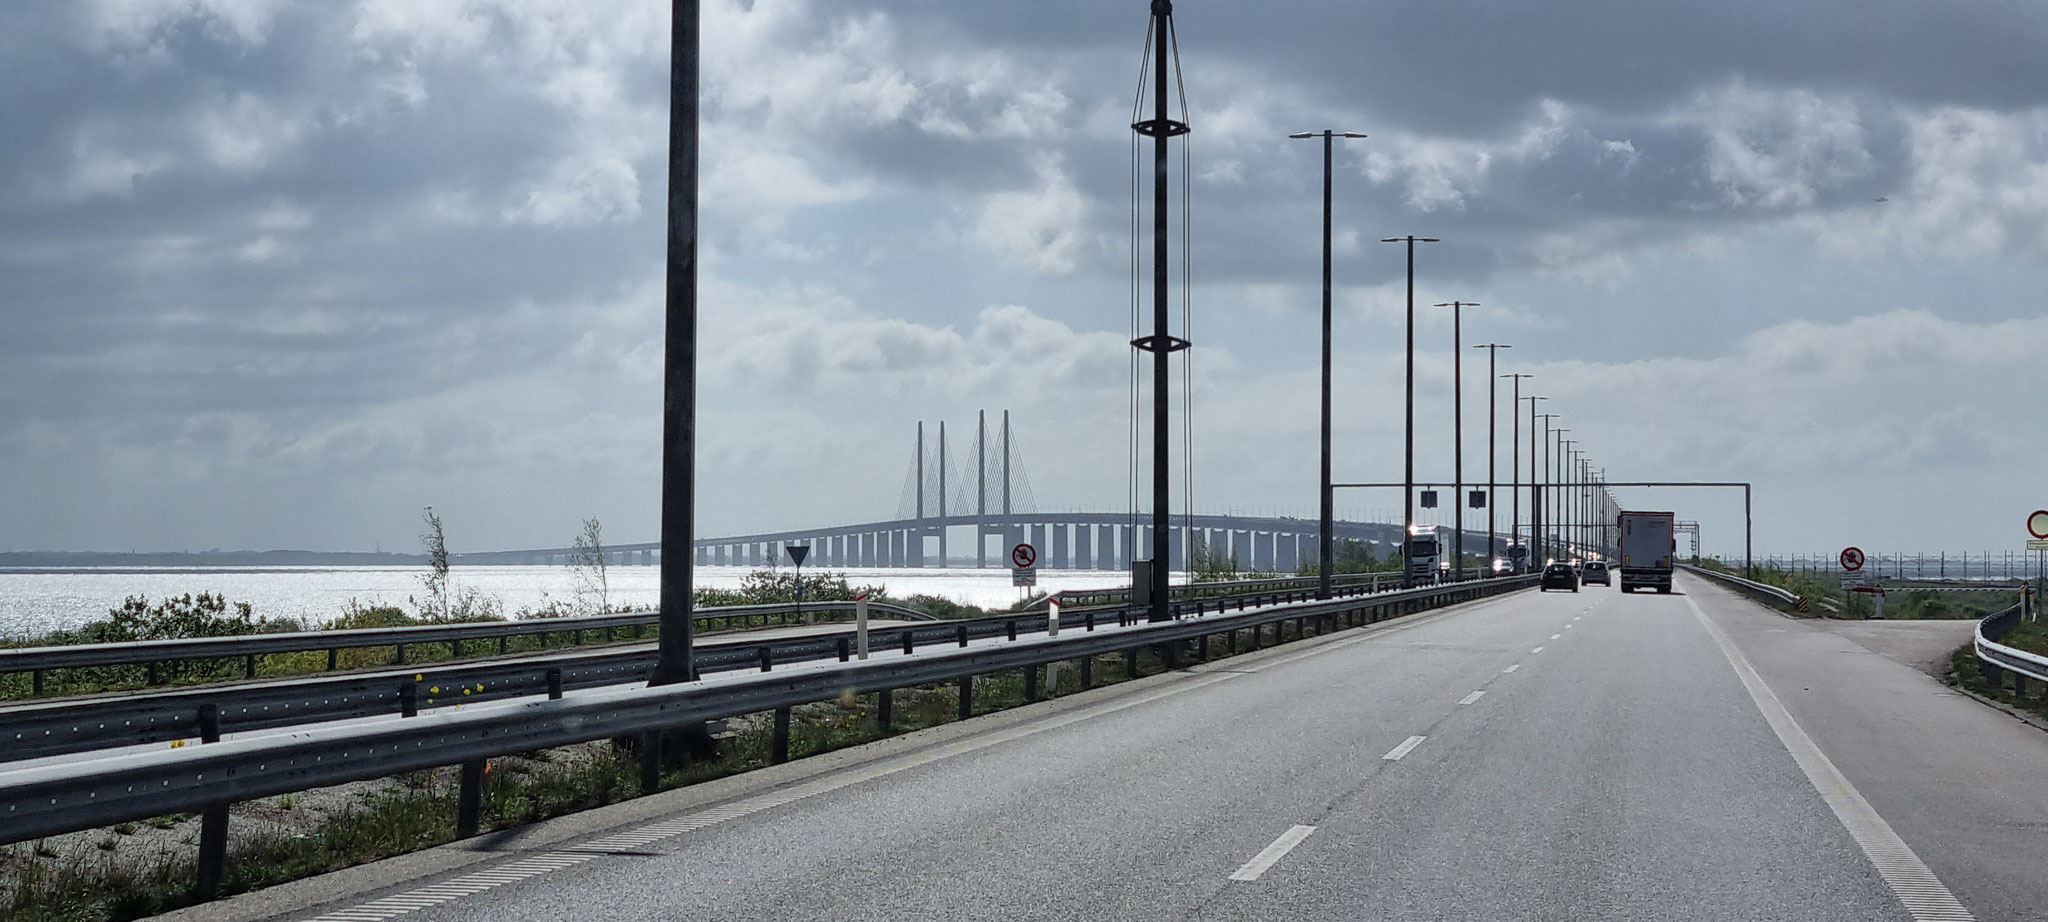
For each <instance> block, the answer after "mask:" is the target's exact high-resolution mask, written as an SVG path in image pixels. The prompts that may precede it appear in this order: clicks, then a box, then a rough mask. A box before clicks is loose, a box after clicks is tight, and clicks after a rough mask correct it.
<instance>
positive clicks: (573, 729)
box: [0, 577, 1535, 895]
mask: <svg viewBox="0 0 2048 922" xmlns="http://www.w3.org/2000/svg"><path fill="white" fill-rule="evenodd" d="M1534 582H1535V578H1534V577H1516V578H1510V579H1499V580H1486V581H1475V582H1465V583H1452V584H1447V585H1442V586H1431V587H1425V588H1421V589H1413V590H1406V591H1401V592H1389V593H1384V594H1379V595H1372V596H1365V597H1360V598H1352V599H1340V600H1333V601H1326V602H1311V603H1304V604H1296V605H1287V606H1276V607H1272V608H1266V609H1256V610H1252V611H1247V612H1241V613H1239V614H1236V615H1218V616H1214V617H1193V618H1187V619H1182V620H1175V621H1167V622H1161V623H1157V624H1142V623H1138V624H1132V625H1131V626H1129V627H1124V628H1120V629H1117V630H1103V631H1082V632H1074V633H1066V634H1062V635H1061V636H1058V637H1035V638H1024V639H1021V640H1018V641H1015V642H1008V643H997V644H984V645H980V646H966V645H965V644H964V642H963V645H962V648H960V649H949V650H943V651H928V652H927V653H925V654H923V655H915V656H901V657H892V658H888V659H879V660H870V661H866V662H850V663H843V664H831V665H827V666H824V667H821V668H810V669H804V670H797V671H793V672H790V673H786V674H781V675H766V674H764V675H759V676H745V677H739V678H734V679H730V680H723V681H715V682H710V681H706V682H693V683H684V684H680V685H666V686H659V687H644V688H620V689H604V690H598V691H593V692H589V693H585V694H579V695H576V696H574V697H567V698H556V699H549V700H542V701H527V702H512V703H500V704H483V705H476V706H472V707H469V708H465V709H463V710H460V711H448V712H442V713H438V714H432V715H424V716H420V717H417V718H414V719H411V720H404V721H397V722H395V723H384V724H378V725H361V724H352V725H345V726H336V727H325V728H317V729H310V730H303V731H299V732H295V733H291V734H277V735H270V736H262V737H255V738H249V739H241V740H234V741H228V742H213V743H210V744H207V745H199V746H188V747H184V748H178V749H166V750H157V751H152V752H147V753H141V754H134V755H124V756H115V757H110V758H105V759H93V760H75V761H69V762H64V763H60V764H55V765H46V766H39V767H36V768H30V769H24V770H19V771H14V772H5V773H0V844H5V843H10V842H20V841H27V840H32V839H37V838H42V837H46V836H52V835H59V834H62V833H67V832H77V831H81V830H86V829H93V828H99V827H104V826H109V825H113V824H116V823H121V822H129V821H137V820H142V819H146V818H148V817H152V816H160V815H163V814H165V813H169V812H181V811H203V815H204V816H205V817H206V818H207V819H206V820H205V821H204V822H205V828H203V829H202V832H201V835H200V859H199V879H200V881H201V882H202V884H201V888H200V889H201V890H202V895H205V894H204V893H203V891H205V890H206V889H207V886H206V884H205V882H206V881H209V880H211V881H218V880H219V879H220V876H221V871H222V868H223V865H224V862H225V860H226V848H227V839H228V837H227V834H226V823H227V807H228V805H229V804H230V803H232V802H236V801H245V800H254V799H259V798H264V797H271V796H275V795H280V794H287V793H293V792H297V791H304V790H308V789H312V788H318V787H327V786H331V785H337V784H344V783H348V782H352V781H365V780H370V779H374V778H383V777H389V776H391V775H394V774H399V773H402V772H407V771H414V770H419V769H429V768H436V767H441V766H450V765H460V766H462V767H463V771H462V772H461V786H460V793H459V798H458V811H457V815H458V820H457V835H458V836H468V835H473V834H474V833H475V832H476V831H477V828H478V815H479V806H480V803H481V795H482V786H483V775H484V772H483V762H484V760H486V759H491V758H495V757H499V756H505V755H510V754H514V753H520V752H527V751H531V750H535V749H543V748H549V747H556V746H567V745H574V744H577V743H586V742H591V741H594V740H602V739H614V738H622V737H623V738H637V739H639V740H640V745H639V747H638V749H639V752H640V754H641V786H642V789H643V791H648V792H651V791H653V790H657V789H658V788H659V787H660V767H661V766H660V758H661V751H662V746H661V745H659V735H660V734H661V733H662V732H664V731H666V730H670V729H673V728H678V727H683V726H690V725H701V724H702V723H703V722H706V721H711V720H718V719H723V718H729V717H736V716H740V715H743V714H752V713H759V712H764V711H770V710H773V711H776V712H777V716H778V719H777V721H776V722H775V724H776V727H777V735H776V739H775V741H774V744H773V751H774V752H775V753H776V761H780V760H781V758H784V757H786V755H787V752H788V736H787V731H786V729H784V728H786V727H787V726H788V723H789V721H788V720H787V717H788V709H789V708H792V707H794V706H796V705H801V704H808V703H813V702H819V701H827V700H832V699H836V698H839V697H840V696H841V695H843V694H845V693H847V692H849V691H851V692H856V693H858V692H878V693H880V694H881V695H883V696H885V697H884V698H883V699H882V701H883V703H882V704H881V705H880V706H879V707H878V708H877V715H878V721H880V722H882V723H883V728H884V729H887V724H886V721H887V720H888V718H887V717H886V716H884V715H887V714H888V713H889V710H890V709H889V705H888V704H887V700H888V699H887V697H886V696H888V695H889V694H890V693H891V692H892V691H893V690H894V689H898V688H908V687H915V686H924V685H935V684H940V683H949V682H957V683H958V688H959V710H960V713H961V716H962V717H966V716H969V715H971V714H972V712H973V690H974V678H975V677H976V676H980V675H987V674H992V673H1002V672H1009V671H1014V670H1022V671H1023V672H1024V676H1025V688H1026V690H1027V691H1026V697H1027V698H1034V699H1035V698H1036V697H1037V695H1036V694H1035V691H1036V689H1037V688H1038V683H1037V678H1038V674H1039V669H1040V668H1041V667H1043V666H1045V665H1046V664H1049V663H1054V662H1060V661H1065V660H1075V659H1081V660H1084V662H1086V663H1089V664H1092V662H1093V658H1094V657H1097V656H1102V655H1109V654H1116V653H1120V652H1121V653H1123V654H1125V656H1126V657H1127V659H1126V663H1128V664H1129V666H1130V668H1131V669H1132V670H1133V671H1134V670H1135V666H1136V663H1137V651H1138V650H1139V649H1141V648H1148V647H1150V648H1157V649H1161V650H1162V651H1164V652H1165V655H1166V659H1167V662H1168V663H1169V665H1170V664H1172V663H1174V662H1175V661H1176V659H1177V657H1178V655H1179V653H1180V652H1181V651H1183V650H1185V649H1186V648H1187V646H1188V645H1189V644H1199V645H1200V649H1201V650H1202V651H1203V653H1205V654H1206V652H1207V650H1208V646H1209V643H1210V640H1211V639H1212V638H1217V637H1223V638H1225V639H1226V642H1227V645H1228V647H1229V648H1230V649H1231V650H1233V651H1235V649H1236V648H1237V645H1238V640H1239V637H1240V636H1241V633H1242V632H1244V631H1247V630H1249V631H1251V632H1252V637H1251V643H1252V645H1253V646H1254V647H1255V648H1256V647H1257V646H1258V645H1259V643H1260V642H1261V638H1262V636H1263V634H1264V628H1265V627H1266V626H1267V625H1274V626H1275V627H1274V639H1275V640H1276V641H1278V640H1281V639H1283V632H1284V630H1285V625H1286V624H1287V623H1289V622H1292V623H1293V624H1294V626H1295V633H1296V635H1297V636H1298V637H1299V636H1306V634H1307V631H1308V630H1309V629H1310V628H1311V627H1313V628H1318V629H1324V628H1335V627H1338V626H1340V625H1359V624H1365V623H1368V622H1373V621H1379V620H1383V619H1385V618H1388V617H1394V616H1397V615H1400V614H1405V613H1408V612H1413V611H1420V610H1424V609H1427V608H1433V607H1438V606H1442V605H1447V604H1454V603H1457V602H1462V601H1466V600H1469V599H1475V598H1480V597H1483V596H1487V595H1493V594H1496V593H1500V592H1506V591H1510V590H1514V589H1521V588H1527V587H1528V586H1531V585H1534ZM1082 674H1083V676H1087V675H1089V674H1090V673H1089V672H1088V671H1087V670H1086V667H1085V666H1084V669H1083V672H1082ZM1085 681H1086V679H1084V682H1085ZM212 736H213V737H214V738H216V739H217V738H218V731H217V730H215V731H214V733H213V734H212Z"/></svg>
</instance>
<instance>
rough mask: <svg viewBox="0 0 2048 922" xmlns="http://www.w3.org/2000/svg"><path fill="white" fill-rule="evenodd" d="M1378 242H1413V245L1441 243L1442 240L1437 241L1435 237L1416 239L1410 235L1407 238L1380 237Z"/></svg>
mask: <svg viewBox="0 0 2048 922" xmlns="http://www.w3.org/2000/svg"><path fill="white" fill-rule="evenodd" d="M1380 242H1381V243H1410V242H1413V243H1442V242H1443V241H1442V240H1440V239H1438V238H1435V237H1416V236H1413V235H1410V236H1407V237H1381V238H1380Z"/></svg>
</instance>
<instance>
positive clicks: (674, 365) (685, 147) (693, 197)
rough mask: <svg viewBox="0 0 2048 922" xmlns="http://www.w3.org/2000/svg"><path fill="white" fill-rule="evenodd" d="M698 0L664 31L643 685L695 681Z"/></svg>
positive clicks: (688, 1)
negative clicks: (655, 435)
mask: <svg viewBox="0 0 2048 922" xmlns="http://www.w3.org/2000/svg"><path fill="white" fill-rule="evenodd" d="M699 7H700V0H674V3H673V4H672V8H671V20H670V28H669V52H668V54H669V88H668V272H667V281H666V285H667V307H666V326H665V328H664V330H663V333H662V385H661V395H662V398H661V402H662V408H661V596H660V602H659V603H658V604H659V605H660V607H661V643H660V645H659V648H658V652H657V653H656V658H655V663H654V672H653V673H652V674H651V675H649V676H648V679H647V684H649V685H669V684H673V683H676V682H689V681H693V680H695V679H696V678H697V661H696V654H695V649H694V646H695V645H694V640H695V637H694V635H693V628H694V627H695V624H694V620H695V614H696V613H695V612H694V611H692V610H691V608H692V604H693V598H692V597H693V595H694V593H693V592H692V591H691V590H692V586H691V580H692V578H693V576H694V575H695V574H693V573H692V572H691V566H692V565H693V564H695V563H696V553H695V552H694V550H693V547H692V545H693V544H694V543H695V542H694V540H693V539H694V538H695V530H696V527H697V490H696V487H697V58H698V56H697V50H698V20H699V16H698V14H699Z"/></svg>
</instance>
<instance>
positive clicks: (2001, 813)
mask: <svg viewBox="0 0 2048 922" xmlns="http://www.w3.org/2000/svg"><path fill="white" fill-rule="evenodd" d="M1686 586H1687V589H1688V591H1689V592H1691V593H1692V598H1693V600H1694V601H1695V602H1696V603H1698V604H1699V606H1700V607H1701V608H1702V609H1703V610H1704V611H1705V612H1706V614H1708V615H1709V616H1711V617H1712V619H1713V620H1714V623H1715V624H1717V625H1720V626H1721V627H1722V628H1723V629H1724V630H1726V631H1727V633H1728V634H1729V636H1730V638H1731V639H1732V640H1733V641H1734V643H1735V644H1736V645H1737V646H1738V647H1740V648H1741V649H1742V650H1743V651H1744V653H1745V655H1747V656H1748V657H1749V659H1750V660H1751V661H1752V662H1753V663H1754V664H1755V665H1756V668H1757V671H1758V672H1759V673H1761V674H1762V675H1763V677H1764V679H1765V680H1766V681H1767V682H1769V683H1770V685H1771V687H1772V688H1773V690H1774V691H1775V692H1776V693H1777V695H1778V697H1779V698H1781V699H1782V700H1783V701H1784V702H1785V705H1786V707H1787V708H1788V709H1789V710H1790V711H1791V713H1792V716H1793V717H1795V718H1797V719H1798V721H1799V723H1800V725H1801V726H1802V727H1804V728H1805V729H1806V731H1807V732H1808V733H1809V734H1811V735H1812V736H1813V738H1814V740H1815V741H1816V742H1818V743H1819V744H1820V746H1821V748H1822V749H1824V750H1825V751H1826V752H1827V753H1828V755H1829V757H1830V758H1832V759H1833V760H1834V761H1835V763H1836V764H1837V765H1838V766H1840V768H1841V770H1842V773H1843V774H1844V775H1845V776H1847V778H1848V779H1849V781H1850V782H1851V783H1853V784H1854V785H1855V786H1856V788H1857V789H1858V790H1859V791H1861V792H1862V793H1863V796H1864V797H1866V798H1867V799H1869V801H1870V803H1871V804H1872V806H1874V807H1875V808H1876V809H1877V811H1878V812H1879V813H1881V814H1882V815H1883V816H1884V817H1885V818H1886V820H1888V821H1889V822H1890V823H1891V825H1892V826H1893V828H1895V829H1896V830H1897V831H1898V834H1899V836H1900V837H1901V838H1903V839H1904V840H1905V841H1906V842H1907V844H1909V845H1911V846H1912V847H1913V849H1914V851H1916V852H1918V853H1919V855H1920V857H1921V858H1922V859H1923V860H1924V861H1926V863H1927V864H1928V865H1929V866H1930V867H1931V868H1932V869H1933V870H1934V872H1935V873H1936V874H1937V875H1939V876H1940V878H1941V880H1942V881H1943V883H1945V884H1947V885H1948V886H1949V888H1950V889H1951V890H1953V891H1955V893H1956V896H1957V897H1958V898H1959V899H1960V900H1961V901H1962V902H1963V904H1964V905H1965V906H1968V907H1970V908H1971V909H1972V910H1973V911H1974V912H1976V913H1977V916H1978V917H1979V918H1982V919H2048V879H2044V877H2043V875H2042V874H2041V862H2042V856H2043V855H2048V799H2044V798H2042V797H2041V796H2040V794H2039V792H2040V784H2041V779H2043V778H2048V734H2044V733H2042V732H2041V731H2040V730H2039V729H2037V728H2035V727H2032V726H2029V725H2027V724H2025V723H2022V722H2021V721H2019V720H2017V719H2015V718H2013V717H2011V716H2008V715H2006V714H2004V713H2002V712H1999V711H1997V710H1994V709H1992V708H1990V707H1987V706H1985V705H1983V704H1982V703H1979V702H1977V701H1973V700H1970V699H1969V698H1968V697H1966V696H1964V695H1962V694H1960V693H1957V692H1955V691H1954V690H1952V689H1950V688H1948V687H1947V686H1946V685H1944V684H1942V683H1941V682H1939V681H1936V680H1935V679H1933V678H1930V677H1929V676H1928V675H1926V674H1924V673H1923V672H1922V671H1921V670H1919V669H1916V668H1914V665H1913V664H1912V663H1910V662H1903V663H1902V662H1900V661H1898V659H1897V658H1894V657H1893V656H1889V655H1886V654H1887V653H1889V652H1891V651H1890V650H1889V644H1887V643H1885V642H1883V641H1869V645H1868V646H1866V645H1865V644H1863V643H1858V642H1857V641H1856V638H1857V637H1858V636H1861V635H1864V634H1867V633H1869V631H1870V629H1872V628H1876V627H1878V625H1875V624H1872V625H1869V626H1866V627H1865V629H1864V630H1863V631H1849V632H1844V631H1841V630H1839V627H1840V626H1839V625H1823V624H1819V623H1816V622H1807V621H1799V620H1795V619H1790V618H1784V617H1781V616H1779V615H1777V614H1776V613H1774V612H1771V611H1769V610H1767V609H1764V608H1761V607H1758V606H1756V605H1753V604H1750V603H1749V602H1747V601H1746V600H1743V599H1742V598H1741V597H1740V596H1738V595H1736V594H1735V593H1732V592H1730V591H1728V590H1725V589H1722V588H1720V587H1719V586H1715V585H1712V584H1710V583H1707V582H1706V581H1704V580H1699V579H1691V578H1688V579H1687V580H1686ZM1926 629H1930V630H1931V629H1935V626H1933V625H1929V626H1927V628H1926ZM1966 640H1967V635H1965V636H1964V637H1963V638H1962V639H1959V640H1957V641H1956V642H1957V643H1958V644H1960V643H1962V642H1965V641H1966Z"/></svg>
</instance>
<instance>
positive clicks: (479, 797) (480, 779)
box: [455, 759, 484, 839]
mask: <svg viewBox="0 0 2048 922" xmlns="http://www.w3.org/2000/svg"><path fill="white" fill-rule="evenodd" d="M483 807H484V760H482V759H471V760H469V761H467V762H464V763H462V789H461V790H460V791H459V792H457V794H456V800H455V837H456V838H458V839H467V838H469V837H470V836H473V835H476V830H477V827H478V826H480V825H482V819H483V812H484V810H483Z"/></svg>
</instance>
